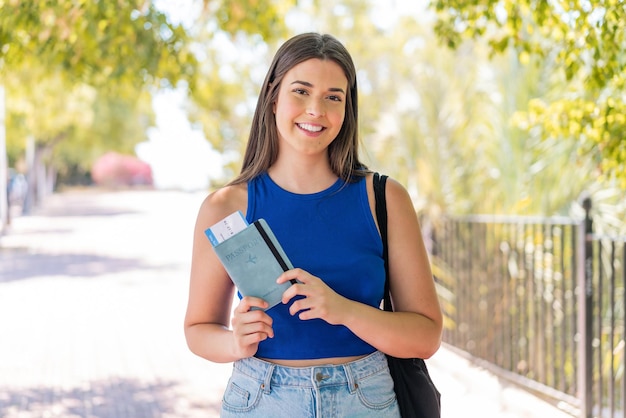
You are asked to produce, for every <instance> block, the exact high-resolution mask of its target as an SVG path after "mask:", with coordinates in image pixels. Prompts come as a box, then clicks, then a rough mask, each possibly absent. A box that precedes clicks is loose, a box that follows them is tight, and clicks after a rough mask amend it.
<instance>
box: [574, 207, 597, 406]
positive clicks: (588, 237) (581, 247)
mask: <svg viewBox="0 0 626 418" xmlns="http://www.w3.org/2000/svg"><path fill="white" fill-rule="evenodd" d="M591 205H592V204H591V199H590V198H589V197H585V198H584V199H583V201H582V206H583V208H584V209H585V219H584V221H583V222H582V225H580V226H579V228H578V245H577V247H578V250H577V253H578V255H577V258H578V260H577V261H578V266H577V274H578V280H577V281H578V337H579V339H578V397H579V399H580V402H581V403H580V414H581V417H582V418H592V406H593V399H592V397H593V392H592V388H593V357H592V347H591V344H592V338H593V335H592V333H593V318H592V315H593V305H592V303H593V241H592V234H593V222H592V219H591V215H590V212H591Z"/></svg>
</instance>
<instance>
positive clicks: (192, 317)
mask: <svg viewBox="0 0 626 418" xmlns="http://www.w3.org/2000/svg"><path fill="white" fill-rule="evenodd" d="M357 131H358V128H357V80H356V71H355V68H354V64H353V62H352V58H351V57H350V54H349V53H348V51H347V50H346V49H345V47H344V46H343V45H342V44H341V43H340V42H339V41H337V40H336V39H335V38H334V37H332V36H330V35H320V34H315V33H307V34H301V35H298V36H295V37H293V38H291V39H290V40H288V41H287V42H286V43H284V44H283V45H282V46H281V47H280V49H279V50H278V52H277V53H276V56H275V57H274V60H273V62H272V64H271V66H270V69H269V71H268V74H267V76H266V78H265V81H264V83H263V87H262V90H261V93H260V95H259V100H258V104H257V108H256V111H255V114H254V119H253V122H252V128H251V131H250V137H249V140H248V144H247V149H246V153H245V156H244V160H243V167H242V170H241V173H240V175H239V176H238V177H237V178H235V179H234V180H233V181H231V182H230V183H229V184H228V185H226V186H225V187H223V188H221V189H219V190H217V191H215V192H213V193H211V194H210V195H209V196H208V197H207V198H206V200H205V201H204V202H203V204H202V205H201V208H200V211H199V213H198V218H197V221H196V227H195V237H194V246H193V257H192V266H191V281H190V292H189V301H188V307H187V313H186V317H185V335H186V339H187V343H188V345H189V347H190V349H191V351H192V352H194V353H195V354H197V355H199V356H201V357H203V358H206V359H208V360H210V361H214V362H234V367H233V374H232V377H231V379H230V381H229V384H228V387H227V389H226V392H225V394H224V398H223V402H222V416H223V417H231V416H251V417H264V418H265V417H282V416H284V417H347V416H358V417H368V416H371V417H377V418H380V417H398V416H399V411H398V405H397V402H396V400H395V395H394V391H393V381H392V379H391V376H390V374H389V369H388V367H387V362H386V358H385V356H384V354H383V353H387V354H390V355H393V356H396V357H422V358H428V357H430V356H432V355H433V354H434V353H435V352H436V351H437V349H438V348H439V345H440V341H441V332H442V315H441V310H440V306H439V301H438V298H437V294H436V291H435V286H434V281H433V277H432V273H431V270H430V266H429V260H428V256H427V253H426V250H425V248H424V244H423V241H422V236H421V232H420V227H419V224H418V220H417V216H416V213H415V210H414V208H413V205H412V202H411V199H410V198H409V195H408V193H407V192H406V190H405V189H404V188H403V187H402V186H401V185H400V184H399V183H398V182H396V181H393V180H391V179H390V180H389V181H388V182H387V210H388V213H389V225H388V236H389V269H390V287H391V294H392V300H393V304H394V309H395V312H385V311H383V310H381V309H379V307H380V303H381V300H382V298H383V292H384V282H385V270H384V265H383V259H382V242H381V238H380V235H379V232H378V229H377V222H376V217H375V209H374V193H373V187H372V172H371V171H369V170H368V169H367V168H366V167H365V166H364V165H363V164H362V163H361V162H360V161H359V156H358V144H359V140H358V134H357ZM237 210H239V211H241V212H242V213H244V214H245V217H246V219H247V220H248V221H249V222H253V221H255V220H257V219H259V218H264V219H265V220H266V221H267V222H268V224H269V225H270V227H271V228H272V230H273V232H274V234H275V235H276V237H277V239H278V241H279V242H280V244H281V246H282V247H283V249H284V250H285V252H286V254H287V256H288V257H289V259H290V260H291V262H292V263H293V265H294V266H295V267H296V268H294V269H292V270H289V271H287V272H285V273H284V274H282V275H281V276H280V277H278V278H277V282H279V283H284V282H287V281H290V280H292V279H297V280H298V283H297V284H294V285H292V286H290V287H289V288H288V289H287V290H286V291H285V292H284V294H283V297H282V303H279V304H278V305H277V306H275V307H273V308H271V309H268V310H264V309H263V308H266V307H267V303H266V302H265V301H264V300H261V299H258V298H254V297H243V298H242V299H241V300H240V302H239V304H238V305H237V306H236V307H235V308H234V309H232V307H231V301H232V300H233V296H234V291H235V288H234V286H233V283H232V281H231V280H230V278H229V276H228V274H227V273H226V271H225V270H224V268H223V267H222V265H221V263H220V261H219V259H218V258H217V256H216V255H215V253H214V251H213V249H212V247H211V244H210V242H209V240H208V239H207V238H206V236H205V234H204V231H205V230H206V229H207V228H208V227H209V226H211V225H213V224H215V223H217V222H218V221H220V220H221V219H223V218H224V217H226V216H228V215H230V214H231V213H233V212H235V211H237ZM258 308H261V309H258Z"/></svg>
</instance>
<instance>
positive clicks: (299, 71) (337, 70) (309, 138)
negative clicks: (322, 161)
mask: <svg viewBox="0 0 626 418" xmlns="http://www.w3.org/2000/svg"><path fill="white" fill-rule="evenodd" d="M347 91H348V79H347V78H346V76H345V74H344V72H343V70H342V69H341V67H340V66H339V65H338V64H336V63H335V62H334V61H331V60H320V59H317V58H314V59H309V60H306V61H303V62H301V63H300V64H298V65H296V66H294V67H293V68H292V69H291V70H289V71H288V72H287V73H286V74H285V76H284V77H283V79H282V81H281V85H280V89H279V92H278V98H277V99H276V102H275V103H274V113H275V115H276V127H277V130H278V139H279V147H280V149H281V150H285V151H287V150H292V151H296V152H300V153H303V154H306V155H312V154H315V153H320V152H322V151H325V150H326V149H327V148H328V146H329V145H330V144H331V143H332V142H333V140H334V139H335V138H336V137H337V134H338V133H339V131H340V130H341V126H342V125H343V120H344V117H345V111H346V93H347Z"/></svg>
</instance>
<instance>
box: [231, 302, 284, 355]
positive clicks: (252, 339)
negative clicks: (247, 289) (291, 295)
mask: <svg viewBox="0 0 626 418" xmlns="http://www.w3.org/2000/svg"><path fill="white" fill-rule="evenodd" d="M253 307H256V308H260V309H252V308H253ZM264 308H267V302H265V301H264V300H263V299H260V298H255V297H251V296H246V297H244V298H242V299H241V301H240V302H239V305H237V307H236V308H235V309H234V311H233V316H232V319H231V326H232V330H233V336H234V339H235V350H236V353H235V354H236V356H237V357H238V358H247V357H252V356H253V355H254V354H256V351H257V349H258V347H259V343H260V342H261V341H263V340H265V339H267V338H273V337H274V329H273V328H272V318H271V317H270V316H269V315H268V314H266V313H265V311H263V309H264Z"/></svg>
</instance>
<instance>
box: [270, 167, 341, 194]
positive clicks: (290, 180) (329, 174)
mask: <svg viewBox="0 0 626 418" xmlns="http://www.w3.org/2000/svg"><path fill="white" fill-rule="evenodd" d="M267 172H268V174H269V176H270V177H271V178H272V180H273V181H274V182H275V183H276V184H278V185H279V186H280V187H281V188H283V189H285V190H287V191H289V192H292V193H298V194H311V193H317V192H321V191H322V190H326V189H327V188H329V187H330V186H332V185H333V184H334V183H335V182H336V181H337V175H336V174H335V173H333V171H332V170H331V169H330V165H329V164H328V161H325V162H324V163H319V162H318V163H316V164H302V161H299V162H297V163H293V162H285V163H281V162H279V161H277V162H276V163H275V164H274V165H272V166H271V167H270V168H269V170H268V171H267Z"/></svg>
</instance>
